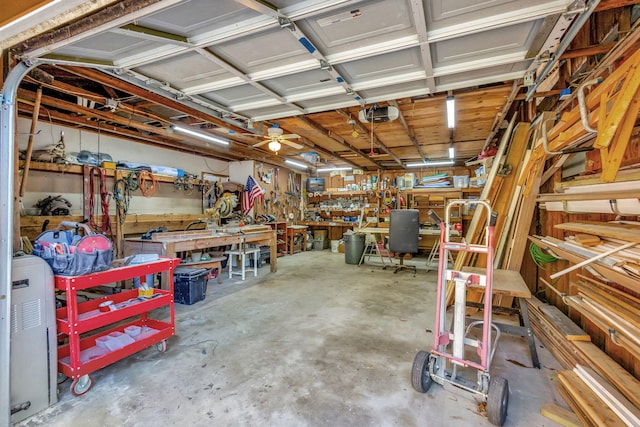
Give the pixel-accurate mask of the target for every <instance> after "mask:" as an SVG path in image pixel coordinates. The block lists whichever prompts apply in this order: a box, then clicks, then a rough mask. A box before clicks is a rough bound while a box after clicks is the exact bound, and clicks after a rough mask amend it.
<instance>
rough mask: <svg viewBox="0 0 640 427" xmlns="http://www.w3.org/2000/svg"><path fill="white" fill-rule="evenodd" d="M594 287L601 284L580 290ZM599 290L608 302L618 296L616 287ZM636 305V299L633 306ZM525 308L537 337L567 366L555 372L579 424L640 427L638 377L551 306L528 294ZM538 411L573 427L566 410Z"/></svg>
mask: <svg viewBox="0 0 640 427" xmlns="http://www.w3.org/2000/svg"><path fill="white" fill-rule="evenodd" d="M594 287H595V288H600V287H599V286H597V285H595V284H593V283H591V284H588V285H587V286H585V289H592V288H594ZM599 292H600V293H606V294H607V295H608V298H609V299H610V300H612V301H613V300H614V298H618V299H620V297H619V296H616V295H617V292H619V291H615V290H613V291H611V292H608V291H605V290H603V289H600V291H599ZM594 293H595V292H594ZM569 298H571V297H569ZM603 298H604V297H603ZM636 303H640V301H633V303H632V304H633V305H634V306H635V304H636ZM630 304H631V303H630ZM528 307H529V315H530V320H531V326H532V328H533V330H534V333H535V334H536V337H538V339H540V341H541V342H542V343H543V344H544V345H545V346H546V347H547V348H548V349H549V351H550V352H551V353H552V354H553V355H554V356H555V357H556V358H557V359H558V361H559V362H560V364H561V365H562V366H563V367H564V368H566V369H567V370H565V371H560V372H559V373H558V380H559V383H560V387H559V389H558V391H559V393H560V394H561V395H562V396H563V398H564V399H565V400H566V402H567V403H568V404H569V406H570V407H571V409H572V410H573V411H574V412H575V415H576V416H577V417H578V419H579V420H580V422H581V423H582V424H584V425H587V426H606V425H609V426H618V425H640V422H638V423H636V421H637V420H640V410H639V409H638V408H640V381H638V380H637V379H636V378H635V377H633V376H632V375H631V374H630V373H629V372H627V371H626V370H625V369H623V368H622V367H621V366H620V365H619V364H617V363H616V362H615V361H614V360H613V359H611V358H610V357H609V356H608V355H607V354H606V353H604V352H603V351H602V350H600V349H599V348H598V347H597V346H595V345H594V344H593V343H592V342H591V341H590V337H589V335H588V334H587V333H586V332H584V331H583V330H582V329H581V328H579V327H578V326H577V325H575V323H573V322H572V321H571V320H570V319H569V318H568V317H566V316H565V315H564V314H563V313H562V312H560V310H558V309H557V308H556V307H555V306H550V305H546V304H544V303H542V302H541V301H540V300H538V299H537V298H531V299H530V300H529V301H528ZM586 366H588V367H590V368H585V367H586ZM545 406H546V405H545ZM542 413H543V415H545V416H548V417H549V418H551V419H554V420H555V421H556V422H560V423H561V424H563V425H575V420H573V418H572V417H571V414H570V413H566V410H562V408H556V407H553V408H547V409H546V410H545V408H543V410H542ZM559 414H560V415H559ZM567 420H568V421H567ZM561 421H562V422H561ZM564 421H566V422H564Z"/></svg>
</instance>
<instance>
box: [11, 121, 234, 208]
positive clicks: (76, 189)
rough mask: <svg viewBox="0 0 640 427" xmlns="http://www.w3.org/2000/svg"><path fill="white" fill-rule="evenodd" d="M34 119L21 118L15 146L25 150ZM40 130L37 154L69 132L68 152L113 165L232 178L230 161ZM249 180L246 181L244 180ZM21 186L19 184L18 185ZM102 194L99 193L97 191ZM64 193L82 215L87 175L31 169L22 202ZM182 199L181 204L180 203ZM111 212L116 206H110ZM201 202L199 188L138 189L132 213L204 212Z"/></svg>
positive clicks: (71, 132)
mask: <svg viewBox="0 0 640 427" xmlns="http://www.w3.org/2000/svg"><path fill="white" fill-rule="evenodd" d="M30 126H31V121H30V120H27V119H18V124H17V132H18V134H17V135H16V143H17V144H18V148H19V149H20V150H25V149H26V147H27V143H28V133H29V129H30ZM36 132H39V133H38V134H37V135H35V137H34V151H35V150H39V149H46V148H47V146H49V145H51V144H55V143H57V142H58V141H59V140H60V132H64V144H65V151H66V153H67V154H69V153H73V152H79V151H80V150H88V151H92V152H102V153H108V154H109V155H111V157H112V158H113V160H114V161H124V160H126V161H132V162H140V163H148V164H154V165H159V166H170V167H175V168H180V169H184V170H185V171H187V172H189V173H193V174H196V175H198V176H200V175H201V172H209V173H213V174H221V175H228V174H229V163H228V162H226V161H221V160H215V159H207V158H204V157H202V156H195V155H192V154H189V153H182V152H178V151H173V150H168V149H163V148H159V147H153V146H150V145H145V144H139V143H134V142H131V141H128V140H124V139H119V138H114V137H111V136H106V135H98V134H97V133H92V132H87V131H80V130H78V129H73V128H66V127H61V126H57V125H52V124H49V123H47V122H39V123H38V126H37V128H36ZM245 179H246V178H245ZM16 184H17V185H19V183H16ZM107 185H108V186H109V189H110V191H111V189H112V188H113V181H112V180H111V179H109V180H108V182H107ZM96 192H97V189H96ZM51 194H54V195H58V194H60V195H62V196H63V197H65V198H66V199H67V200H69V201H70V202H71V203H72V205H73V206H72V207H71V210H72V214H74V215H80V214H81V211H82V177H81V176H79V175H70V174H66V175H65V174H60V173H52V172H40V171H30V172H29V181H28V184H27V189H26V193H25V196H24V197H23V199H22V204H23V206H24V207H25V208H31V207H33V205H34V204H35V203H36V202H37V201H38V200H40V199H43V198H45V197H47V196H48V195H51ZM176 200H179V203H177V202H176ZM111 205H112V206H111V210H112V213H113V212H115V210H114V203H111ZM201 211H202V202H201V197H200V193H199V191H197V188H196V189H195V190H194V191H191V192H190V191H185V190H176V189H175V188H174V186H173V185H172V184H169V183H163V184H160V185H159V186H158V187H157V190H156V192H155V194H154V195H153V196H152V197H144V196H142V195H141V193H140V192H139V191H137V192H135V193H134V194H133V198H132V200H131V204H130V209H129V213H139V214H154V213H200V212H201Z"/></svg>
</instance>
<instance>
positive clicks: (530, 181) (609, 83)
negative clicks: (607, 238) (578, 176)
mask: <svg viewBox="0 0 640 427" xmlns="http://www.w3.org/2000/svg"><path fill="white" fill-rule="evenodd" d="M639 66H640V50H638V51H636V52H635V53H634V54H633V55H631V56H630V57H629V58H628V59H627V60H626V61H625V62H624V63H622V64H621V65H620V66H619V67H618V68H616V69H615V70H614V71H613V72H611V73H610V74H608V75H606V74H607V73H608V72H609V71H608V70H607V69H602V70H601V75H600V77H602V76H605V75H606V78H605V79H604V80H603V81H602V82H601V83H599V84H596V85H595V86H593V89H592V90H591V92H590V93H588V94H587V96H586V98H585V103H586V109H587V110H588V112H589V113H588V118H587V119H586V120H587V121H588V126H589V127H590V128H594V127H597V136H596V135H594V134H593V133H592V132H591V131H590V130H587V129H585V126H584V125H583V123H582V119H581V114H580V106H579V105H575V106H574V107H573V108H572V109H571V110H569V111H567V112H564V113H563V114H562V115H561V116H560V119H559V120H558V122H557V123H555V125H554V126H553V127H552V128H551V129H550V130H549V131H546V128H547V126H546V125H545V132H543V134H541V135H540V138H539V140H538V141H537V143H536V146H535V147H534V148H533V151H532V154H531V157H530V158H529V161H528V162H527V164H526V166H525V170H526V173H525V174H523V176H522V178H521V180H520V182H519V184H520V185H521V186H523V188H524V194H525V196H526V197H529V196H530V195H531V192H532V191H533V190H534V189H537V184H538V179H539V178H540V177H541V175H542V171H543V168H544V165H545V161H546V159H547V158H548V157H549V156H550V155H551V154H549V153H556V154H561V153H562V152H563V150H567V149H569V148H573V147H576V146H579V145H580V144H583V143H584V142H585V141H588V140H592V139H594V137H595V142H594V143H593V146H594V147H595V148H598V149H599V150H600V155H601V160H602V174H601V181H602V182H613V181H614V180H615V178H616V175H617V173H618V169H619V168H620V164H621V162H622V157H623V154H624V152H625V150H626V147H627V144H628V142H629V139H630V136H631V133H632V131H633V127H634V125H635V120H636V118H637V116H638V111H639V109H640V102H638V101H637V99H638V96H640V95H639V92H640V79H639V78H638V67H639ZM593 77H598V76H593ZM549 121H551V120H549ZM545 146H546V149H545Z"/></svg>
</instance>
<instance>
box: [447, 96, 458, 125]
mask: <svg viewBox="0 0 640 427" xmlns="http://www.w3.org/2000/svg"><path fill="white" fill-rule="evenodd" d="M447 126H448V127H449V129H453V128H454V127H455V126H456V100H455V99H454V98H453V96H447Z"/></svg>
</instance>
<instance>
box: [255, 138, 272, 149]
mask: <svg viewBox="0 0 640 427" xmlns="http://www.w3.org/2000/svg"><path fill="white" fill-rule="evenodd" d="M269 142H271V141H270V140H268V139H265V140H264V141H260V142H258V143H257V144H253V145H252V147H260V146H262V145H264V144H267V143H269Z"/></svg>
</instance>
